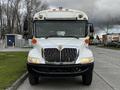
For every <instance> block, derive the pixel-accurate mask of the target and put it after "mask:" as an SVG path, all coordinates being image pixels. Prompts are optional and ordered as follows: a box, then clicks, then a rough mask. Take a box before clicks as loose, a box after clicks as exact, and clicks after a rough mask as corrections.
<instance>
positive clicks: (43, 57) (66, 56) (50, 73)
mask: <svg viewBox="0 0 120 90" xmlns="http://www.w3.org/2000/svg"><path fill="white" fill-rule="evenodd" d="M33 20H34V21H33V26H34V30H33V39H32V45H33V47H34V48H33V49H32V50H31V51H30V52H29V54H28V61H27V69H28V72H29V82H30V84H31V85H35V84H37V83H38V79H39V78H42V77H69V76H70V77H73V76H80V75H81V76H82V81H83V84H85V85H90V84H91V82H92V74H93V67H94V57H93V53H92V51H91V50H90V49H89V47H88V44H89V34H90V33H93V25H91V24H90V25H89V23H88V17H87V15H86V14H85V13H84V12H82V11H78V10H72V9H63V8H58V9H48V10H43V11H40V12H38V13H36V14H35V15H34V17H33Z"/></svg>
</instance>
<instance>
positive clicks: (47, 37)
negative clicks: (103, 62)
mask: <svg viewBox="0 0 120 90" xmlns="http://www.w3.org/2000/svg"><path fill="white" fill-rule="evenodd" d="M49 37H59V36H57V35H49V36H46V37H45V38H46V39H47V38H49Z"/></svg>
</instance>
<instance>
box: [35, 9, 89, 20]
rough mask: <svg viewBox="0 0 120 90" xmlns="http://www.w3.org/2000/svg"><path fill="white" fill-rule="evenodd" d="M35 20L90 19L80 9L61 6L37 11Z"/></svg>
mask: <svg viewBox="0 0 120 90" xmlns="http://www.w3.org/2000/svg"><path fill="white" fill-rule="evenodd" d="M33 20H88V16H87V15H86V14H85V13H84V12H82V11H79V10H73V9H62V8H61V9H60V8H59V9H48V10H43V11H40V12H37V13H36V14H35V15H34V17H33Z"/></svg>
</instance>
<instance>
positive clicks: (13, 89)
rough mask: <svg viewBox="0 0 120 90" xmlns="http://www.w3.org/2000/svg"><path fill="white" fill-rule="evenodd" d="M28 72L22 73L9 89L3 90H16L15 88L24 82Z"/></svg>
mask: <svg viewBox="0 0 120 90" xmlns="http://www.w3.org/2000/svg"><path fill="white" fill-rule="evenodd" d="M27 76H28V72H26V73H24V74H23V75H22V76H21V77H20V78H19V79H17V81H15V82H14V83H13V84H12V85H11V86H10V87H9V88H7V89H5V90H17V88H18V87H19V86H20V85H21V84H22V83H23V82H24V80H25V79H26V78H27Z"/></svg>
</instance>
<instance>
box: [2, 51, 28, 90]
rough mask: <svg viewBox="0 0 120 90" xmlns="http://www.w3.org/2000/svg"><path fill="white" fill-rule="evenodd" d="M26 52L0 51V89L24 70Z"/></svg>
mask: <svg viewBox="0 0 120 90" xmlns="http://www.w3.org/2000/svg"><path fill="white" fill-rule="evenodd" d="M26 58H27V52H0V90H4V89H5V88H7V87H9V86H10V85H12V84H13V83H14V82H15V81H16V80H17V79H18V78H19V77H20V76H21V75H22V74H23V73H24V72H25V71H26Z"/></svg>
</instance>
